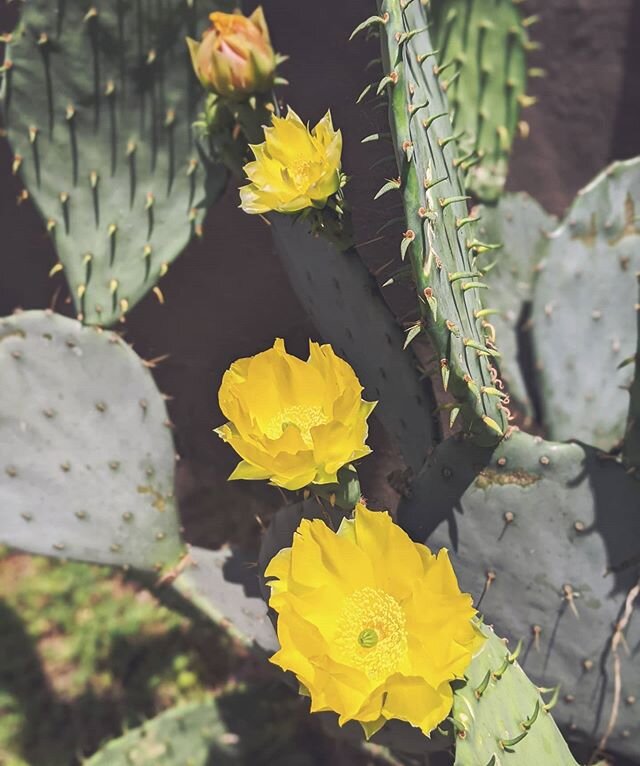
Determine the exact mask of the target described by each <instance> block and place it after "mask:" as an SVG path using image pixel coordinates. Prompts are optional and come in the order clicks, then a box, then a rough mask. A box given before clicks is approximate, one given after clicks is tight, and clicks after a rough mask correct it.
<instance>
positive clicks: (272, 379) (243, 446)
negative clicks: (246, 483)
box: [216, 339, 373, 490]
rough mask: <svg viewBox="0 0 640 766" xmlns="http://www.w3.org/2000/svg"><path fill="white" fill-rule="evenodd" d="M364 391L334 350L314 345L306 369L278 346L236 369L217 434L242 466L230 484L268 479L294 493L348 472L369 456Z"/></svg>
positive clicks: (222, 398) (225, 389)
mask: <svg viewBox="0 0 640 766" xmlns="http://www.w3.org/2000/svg"><path fill="white" fill-rule="evenodd" d="M361 391H362V386H361V385H360V383H359V381H358V379H357V377H356V375H355V373H354V371H353V370H352V368H351V367H349V365H348V364H347V363H346V362H344V361H343V360H342V359H339V358H338V357H337V356H336V355H335V354H334V353H333V351H332V350H331V347H330V346H322V347H319V346H318V345H317V344H313V343H312V344H310V358H309V360H308V361H306V362H304V361H302V360H301V359H298V358H297V357H295V356H292V355H291V354H288V353H287V351H286V348H285V346H284V342H283V341H282V340H281V339H277V340H276V341H275V343H274V345H273V348H270V349H268V350H266V351H263V352H262V353H260V354H257V355H256V356H254V357H249V358H245V359H239V360H238V361H236V362H234V363H233V364H232V365H231V367H230V369H229V370H227V372H225V374H224V376H223V378H222V385H221V387H220V391H219V394H218V401H219V404H220V409H221V410H222V412H223V414H224V415H225V417H227V418H228V422H227V423H225V424H224V425H222V426H220V427H219V428H217V429H216V433H217V434H218V435H219V436H220V438H222V439H223V440H224V441H225V442H227V443H228V444H229V445H231V446H232V447H233V449H235V450H236V452H237V453H238V454H239V455H240V457H241V458H242V460H243V461H244V462H243V463H241V464H240V465H239V466H238V468H237V469H236V470H235V471H234V473H233V474H232V478H234V479H239V478H243V479H269V480H270V481H271V482H272V483H273V484H276V485H278V486H280V487H283V488H285V489H292V490H296V489H301V488H302V487H305V486H307V485H308V484H312V483H324V484H327V483H331V482H335V481H336V480H337V476H336V472H337V471H338V470H339V469H340V468H342V466H344V465H347V464H348V463H351V462H353V461H354V460H358V459H359V458H361V457H364V456H365V455H367V454H368V453H369V452H370V449H369V447H367V446H366V444H365V440H366V438H367V435H368V427H367V418H368V417H369V415H370V413H371V410H372V408H373V403H371V402H365V401H363V400H362V399H361V398H360V393H361ZM336 418H337V419H336Z"/></svg>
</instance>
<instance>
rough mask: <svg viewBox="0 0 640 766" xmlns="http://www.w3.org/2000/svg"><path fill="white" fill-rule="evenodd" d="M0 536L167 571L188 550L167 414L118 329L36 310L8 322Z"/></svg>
mask: <svg viewBox="0 0 640 766" xmlns="http://www.w3.org/2000/svg"><path fill="white" fill-rule="evenodd" d="M0 381H1V388H2V404H1V405H0V412H1V417H0V471H1V473H0V477H1V478H0V508H1V509H2V510H1V511H0V542H2V543H4V544H8V545H11V546H13V547H16V548H20V549H22V550H25V551H29V552H30V553H42V554H45V555H48V556H58V557H62V558H67V557H69V558H74V559H78V560H82V561H92V562H96V563H99V564H116V565H129V566H131V567H133V568H138V569H143V570H144V569H154V568H157V569H161V568H163V567H165V566H166V565H169V564H171V563H173V562H175V561H176V560H177V559H178V558H179V557H180V554H181V551H182V548H183V545H182V542H181V540H180V536H179V533H178V529H179V521H178V516H177V513H176V508H175V503H174V498H173V475H174V465H175V457H174V450H173V440H172V436H171V432H170V430H169V429H168V428H167V413H166V409H165V404H164V401H163V399H162V397H161V396H160V394H159V392H158V390H157V388H156V386H155V383H154V381H153V378H152V377H151V374H150V372H149V370H148V369H146V368H145V366H144V364H143V362H142V361H141V360H140V359H139V358H138V357H137V356H136V355H135V354H134V353H133V351H131V349H130V348H129V347H128V346H127V344H126V343H124V341H122V340H121V339H120V338H119V337H118V336H117V335H113V334H111V333H107V332H98V331H97V330H95V329H91V328H84V327H82V325H81V324H80V323H78V322H76V321H75V320H72V319H67V318H65V317H62V316H59V315H56V314H51V313H49V312H41V311H30V312H25V313H24V314H16V315H14V316H12V317H8V318H5V319H2V320H0Z"/></svg>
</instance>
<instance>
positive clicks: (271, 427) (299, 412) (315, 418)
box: [264, 404, 327, 447]
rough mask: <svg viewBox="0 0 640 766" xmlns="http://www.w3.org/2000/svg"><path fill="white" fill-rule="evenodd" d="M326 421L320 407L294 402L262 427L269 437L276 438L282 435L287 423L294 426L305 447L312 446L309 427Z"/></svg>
mask: <svg viewBox="0 0 640 766" xmlns="http://www.w3.org/2000/svg"><path fill="white" fill-rule="evenodd" d="M326 422H327V416H326V415H325V414H324V412H323V411H322V407H305V406H303V405H301V404H296V405H294V406H293V407H286V408H285V409H284V410H282V411H281V412H279V413H278V414H277V415H276V416H275V417H273V418H271V420H270V421H269V422H268V423H267V425H266V428H265V429H264V432H265V434H266V435H267V437H268V438H269V439H278V438H280V436H282V431H283V430H284V428H285V427H286V426H288V425H293V426H295V427H296V428H297V429H298V431H300V435H301V436H302V441H303V442H304V443H305V445H306V446H307V447H313V439H312V438H311V429H312V428H313V427H314V426H321V425H324V424H325V423H326Z"/></svg>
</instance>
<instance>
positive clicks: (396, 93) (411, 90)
mask: <svg viewBox="0 0 640 766" xmlns="http://www.w3.org/2000/svg"><path fill="white" fill-rule="evenodd" d="M378 14H379V18H380V22H379V24H378V27H379V29H380V31H381V40H382V61H383V67H384V72H383V75H384V76H383V79H382V81H381V82H382V83H384V85H383V88H385V89H386V90H387V92H388V94H389V112H390V123H391V131H392V138H393V142H394V147H395V153H396V159H397V163H398V169H399V188H400V191H401V193H402V195H403V199H404V207H405V216H406V221H407V230H406V231H405V233H404V236H403V239H402V242H401V245H400V251H401V256H402V257H403V259H404V258H405V257H408V258H409V260H410V262H411V266H412V271H413V278H414V281H415V284H416V288H417V291H418V298H419V300H420V306H421V311H422V315H423V319H424V323H425V326H426V328H427V331H428V333H429V335H430V337H431V341H432V342H433V344H434V346H435V348H436V350H437V353H438V356H439V358H440V365H441V370H442V381H443V384H444V387H445V389H447V390H448V391H449V393H450V394H452V395H453V396H454V398H455V399H456V400H457V403H458V404H457V409H458V412H457V414H456V416H457V418H458V420H459V421H460V422H461V423H462V424H463V426H464V429H465V431H466V432H467V433H468V434H470V435H471V436H472V437H473V439H474V440H475V441H476V442H478V443H482V444H486V445H491V444H495V443H497V442H498V441H499V440H500V439H501V438H502V437H503V436H504V435H505V433H506V432H507V428H508V418H507V416H508V411H507V410H506V409H505V402H504V398H503V395H502V393H501V389H500V384H499V382H498V381H497V372H496V370H495V367H494V360H495V359H496V358H498V357H499V354H498V352H497V351H496V349H495V346H494V345H493V339H492V337H491V336H492V333H490V334H489V335H487V334H486V329H487V326H488V323H487V321H486V319H485V317H484V316H483V314H481V312H482V304H481V302H480V296H479V293H480V292H481V291H482V290H483V289H484V288H485V287H486V285H485V284H484V283H483V282H482V280H481V277H482V274H481V272H480V270H479V268H478V266H477V264H476V258H477V255H478V253H479V252H481V251H482V249H483V247H484V244H483V243H481V242H479V241H478V238H477V237H476V236H475V225H474V224H475V220H476V219H475V217H474V216H473V215H470V214H469V212H468V206H467V199H468V197H467V196H466V195H465V193H464V186H463V183H462V176H461V174H462V172H463V168H464V167H465V166H466V165H467V164H468V162H469V161H470V159H469V158H465V157H458V156H457V155H458V152H457V147H456V140H455V138H456V137H455V136H454V135H453V130H452V127H451V120H450V117H449V110H448V105H447V99H446V94H445V89H444V87H443V84H442V81H441V80H440V79H439V77H438V75H439V74H440V73H441V72H442V71H443V67H442V66H438V64H437V60H436V58H435V55H434V54H435V51H434V49H433V46H432V44H431V40H430V36H429V32H428V30H427V19H426V16H425V9H424V7H423V5H422V3H421V2H420V0H378ZM489 327H490V326H489ZM496 383H498V385H496Z"/></svg>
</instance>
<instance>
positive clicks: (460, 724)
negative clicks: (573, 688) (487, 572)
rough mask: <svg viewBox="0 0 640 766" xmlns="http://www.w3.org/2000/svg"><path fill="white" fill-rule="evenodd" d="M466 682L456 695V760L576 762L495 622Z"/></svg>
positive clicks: (497, 765) (460, 764) (524, 765)
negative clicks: (498, 635) (495, 631)
mask: <svg viewBox="0 0 640 766" xmlns="http://www.w3.org/2000/svg"><path fill="white" fill-rule="evenodd" d="M482 631H483V633H485V634H486V635H487V642H486V643H485V645H484V648H483V649H482V651H481V652H480V654H478V656H477V657H475V658H474V660H473V662H472V663H471V666H470V667H469V670H468V671H467V677H466V682H465V684H464V685H463V686H462V687H461V688H459V689H456V693H455V695H454V698H453V714H452V717H453V720H454V726H455V728H456V758H455V766H503V765H506V764H509V766H533V764H544V766H577V762H576V761H575V760H574V758H573V756H572V755H571V753H570V752H569V748H568V747H567V744H566V742H565V741H564V739H563V738H562V735H561V734H560V731H559V730H558V727H557V726H556V725H555V723H554V721H553V718H552V717H551V716H550V715H549V710H550V709H551V707H552V706H553V699H551V700H546V701H545V699H544V698H543V697H542V695H541V693H540V691H539V690H538V689H537V688H536V687H535V686H534V685H533V684H532V683H531V681H530V680H529V679H528V678H527V676H526V675H525V674H524V673H523V671H522V669H521V668H520V666H519V665H518V662H517V652H516V651H513V652H512V651H510V650H509V649H508V648H507V646H506V644H505V643H504V642H502V641H501V640H500V639H499V638H498V637H497V636H496V635H495V633H494V632H493V631H492V630H491V629H490V628H485V627H483V628H482Z"/></svg>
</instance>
